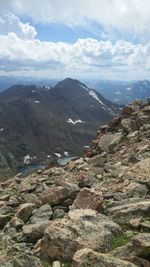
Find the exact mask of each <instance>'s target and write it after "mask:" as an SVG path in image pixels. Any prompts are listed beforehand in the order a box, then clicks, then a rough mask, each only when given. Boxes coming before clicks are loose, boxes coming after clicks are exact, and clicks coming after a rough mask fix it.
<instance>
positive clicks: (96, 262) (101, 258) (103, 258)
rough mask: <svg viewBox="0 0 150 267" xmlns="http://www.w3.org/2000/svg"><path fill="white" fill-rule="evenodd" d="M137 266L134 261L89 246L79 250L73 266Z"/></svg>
mask: <svg viewBox="0 0 150 267" xmlns="http://www.w3.org/2000/svg"><path fill="white" fill-rule="evenodd" d="M83 266H85V267H86V266H92V267H136V265H134V264H133V263H130V262H128V261H124V260H120V259H117V258H115V257H113V256H112V255H110V254H103V253H98V252H95V251H93V250H92V249H89V248H84V249H80V250H78V251H77V252H76V253H75V255H74V257H73V267H83Z"/></svg>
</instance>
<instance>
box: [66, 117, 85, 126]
mask: <svg viewBox="0 0 150 267" xmlns="http://www.w3.org/2000/svg"><path fill="white" fill-rule="evenodd" d="M67 122H68V123H71V124H73V125H75V124H77V123H85V122H84V121H81V120H80V119H79V120H75V121H74V120H72V119H71V118H69V119H68V120H67Z"/></svg>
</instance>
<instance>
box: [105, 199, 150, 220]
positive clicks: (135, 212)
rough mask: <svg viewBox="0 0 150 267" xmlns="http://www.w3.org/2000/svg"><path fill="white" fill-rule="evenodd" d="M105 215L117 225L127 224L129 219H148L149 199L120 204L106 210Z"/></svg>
mask: <svg viewBox="0 0 150 267" xmlns="http://www.w3.org/2000/svg"><path fill="white" fill-rule="evenodd" d="M106 214H107V215H108V216H110V217H111V218H112V219H113V220H114V221H115V222H117V223H123V224H124V223H129V221H130V220H131V219H135V218H139V217H149V214H150V199H143V200H142V199H141V201H137V202H136V199H135V202H133V203H127V204H123V205H122V204H121V205H118V206H114V207H110V208H108V209H106Z"/></svg>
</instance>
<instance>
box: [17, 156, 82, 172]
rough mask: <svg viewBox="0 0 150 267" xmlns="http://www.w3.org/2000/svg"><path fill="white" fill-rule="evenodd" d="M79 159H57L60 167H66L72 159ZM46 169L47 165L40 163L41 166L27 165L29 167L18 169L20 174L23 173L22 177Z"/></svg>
mask: <svg viewBox="0 0 150 267" xmlns="http://www.w3.org/2000/svg"><path fill="white" fill-rule="evenodd" d="M76 158H77V157H64V158H59V159H57V163H58V164H59V165H60V166H65V165H66V164H67V163H68V162H69V161H70V160H72V159H76ZM45 167H46V165H45V164H42V163H39V164H31V165H27V166H23V167H21V168H18V170H17V171H18V173H22V176H27V175H29V174H30V173H32V172H33V171H37V170H44V169H45Z"/></svg>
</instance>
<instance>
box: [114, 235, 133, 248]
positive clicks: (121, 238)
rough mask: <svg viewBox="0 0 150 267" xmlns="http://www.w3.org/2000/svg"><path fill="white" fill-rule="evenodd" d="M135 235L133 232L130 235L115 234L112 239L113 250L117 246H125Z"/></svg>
mask: <svg viewBox="0 0 150 267" xmlns="http://www.w3.org/2000/svg"><path fill="white" fill-rule="evenodd" d="M133 236H134V234H133V233H131V234H130V235H127V234H122V235H118V236H115V237H114V238H113V239H112V241H111V248H112V250H113V249H115V248H117V247H122V246H125V245H126V244H127V243H128V242H130V240H131V239H132V237H133Z"/></svg>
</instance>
